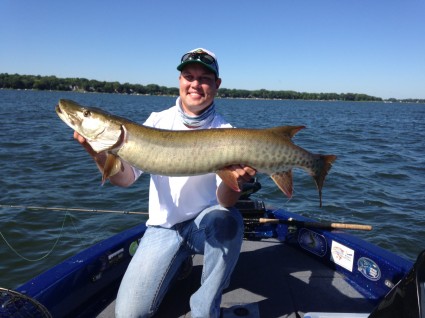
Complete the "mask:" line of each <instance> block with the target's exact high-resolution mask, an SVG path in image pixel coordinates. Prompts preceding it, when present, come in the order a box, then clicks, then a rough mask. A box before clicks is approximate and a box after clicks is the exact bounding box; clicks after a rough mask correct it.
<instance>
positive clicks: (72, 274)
mask: <svg viewBox="0 0 425 318" xmlns="http://www.w3.org/2000/svg"><path fill="white" fill-rule="evenodd" d="M266 216H267V217H270V218H278V219H285V220H286V219H289V218H293V219H296V220H299V221H309V222H311V221H313V220H311V219H308V218H305V217H302V216H300V215H296V214H293V213H290V212H288V211H285V210H276V211H273V212H271V211H268V212H266ZM145 229H146V227H145V226H144V225H139V226H136V227H134V228H131V229H129V230H126V231H124V232H122V233H119V234H117V235H115V236H113V237H111V238H109V239H107V240H105V241H102V242H100V243H98V244H96V245H94V246H92V247H90V248H88V249H86V250H84V251H82V252H81V253H79V254H77V255H75V256H73V257H71V258H69V259H68V260H66V261H64V262H63V263H61V264H58V265H57V266H55V267H53V268H51V269H50V270H48V271H46V272H44V273H42V274H41V275H39V276H37V277H35V278H34V279H32V280H30V281H28V282H27V283H25V284H24V285H22V286H20V287H19V288H18V289H17V291H18V292H20V293H22V294H25V295H27V296H29V297H31V298H33V299H35V300H37V301H38V302H40V303H41V304H42V305H44V306H45V307H46V308H47V309H48V310H49V311H50V313H51V314H52V316H53V317H93V316H96V315H97V314H98V313H99V312H100V311H102V310H103V309H104V308H105V307H106V306H107V305H108V304H109V303H110V302H111V301H112V300H113V299H114V298H115V296H116V293H117V289H118V286H119V284H120V281H121V278H122V276H123V274H124V272H125V270H126V268H127V266H128V263H129V262H130V260H131V257H132V254H133V252H134V250H135V248H136V247H137V242H138V240H139V239H140V238H141V237H142V236H143V233H144V231H145ZM264 238H277V239H278V240H279V241H281V242H285V243H286V244H289V245H291V246H293V247H295V248H297V249H299V250H300V251H303V253H305V254H308V255H310V256H311V257H313V258H315V259H317V260H319V261H320V262H321V263H323V264H325V265H326V266H327V267H329V268H331V269H333V270H335V271H337V272H339V273H341V274H342V275H343V276H344V277H345V279H346V280H347V281H348V282H349V284H350V285H352V286H353V287H354V288H355V289H356V290H357V291H358V292H359V293H361V294H362V295H363V296H364V297H365V299H367V300H369V301H370V302H372V303H374V304H376V303H377V302H379V301H380V300H381V299H382V298H383V297H384V296H385V295H386V294H387V293H388V292H389V291H390V289H391V288H392V287H393V286H394V284H396V283H397V282H398V281H399V280H400V279H401V278H402V277H403V276H404V275H405V274H406V273H407V272H408V270H409V269H410V268H411V267H412V263H411V262H410V261H407V260H405V259H403V258H401V257H399V256H397V255H395V254H393V253H391V252H389V251H386V250H384V249H382V248H379V247H377V246H375V245H373V244H370V243H368V242H366V241H364V240H361V239H359V238H357V237H355V236H353V235H350V234H348V233H346V232H342V231H326V230H320V229H307V228H294V227H292V226H288V225H285V224H278V225H258V226H255V231H254V232H253V233H251V234H250V239H253V240H261V239H264ZM270 261H273V260H270ZM282 266H284V264H283V265H282ZM280 288H285V286H282V287H280Z"/></svg>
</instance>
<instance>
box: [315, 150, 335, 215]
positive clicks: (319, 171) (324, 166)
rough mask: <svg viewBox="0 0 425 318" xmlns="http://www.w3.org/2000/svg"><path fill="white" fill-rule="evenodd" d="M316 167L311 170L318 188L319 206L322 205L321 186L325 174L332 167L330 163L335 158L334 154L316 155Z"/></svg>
mask: <svg viewBox="0 0 425 318" xmlns="http://www.w3.org/2000/svg"><path fill="white" fill-rule="evenodd" d="M317 157H318V158H317V166H316V167H317V168H316V169H314V170H313V173H312V176H313V178H314V181H315V182H316V186H317V189H318V190H319V200H320V207H322V188H323V183H324V182H325V178H326V175H327V174H328V172H329V170H330V169H331V168H332V163H333V162H334V161H335V160H336V156H335V155H317Z"/></svg>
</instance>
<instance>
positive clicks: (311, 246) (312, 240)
mask: <svg viewBox="0 0 425 318" xmlns="http://www.w3.org/2000/svg"><path fill="white" fill-rule="evenodd" d="M298 244H300V246H301V247H302V248H303V249H305V250H307V251H309V252H311V253H313V254H316V255H318V256H320V257H323V256H325V255H326V251H327V250H328V244H327V243H326V239H325V237H324V236H323V235H322V234H319V233H316V232H314V231H311V230H309V229H305V228H302V229H301V230H300V231H299V234H298Z"/></svg>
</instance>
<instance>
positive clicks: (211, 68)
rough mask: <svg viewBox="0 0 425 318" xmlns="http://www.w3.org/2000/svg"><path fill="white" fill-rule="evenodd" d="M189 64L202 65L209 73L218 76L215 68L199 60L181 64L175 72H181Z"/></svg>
mask: <svg viewBox="0 0 425 318" xmlns="http://www.w3.org/2000/svg"><path fill="white" fill-rule="evenodd" d="M190 63H198V64H202V65H203V66H205V67H206V68H207V69H209V70H210V71H211V72H213V73H214V74H215V75H217V76H218V73H217V70H216V69H215V68H213V67H211V66H210V65H209V64H206V63H204V62H202V61H199V60H190V61H186V62H183V63H181V64H180V65H179V66H177V70H179V71H182V70H183V67H185V66H186V65H187V64H190Z"/></svg>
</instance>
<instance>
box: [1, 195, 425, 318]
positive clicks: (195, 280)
mask: <svg viewBox="0 0 425 318" xmlns="http://www.w3.org/2000/svg"><path fill="white" fill-rule="evenodd" d="M238 208H239V210H240V211H241V213H242V214H243V216H244V222H245V239H244V242H243V246H242V251H241V254H240V257H239V260H238V263H237V265H236V268H235V270H234V273H233V275H232V280H231V284H230V286H229V287H228V288H227V289H226V290H225V291H224V293H223V298H222V303H221V308H222V309H221V310H222V313H221V316H222V317H227V318H228V317H266V318H269V317H304V318H319V317H352V318H354V317H358V318H360V317H374V318H377V317H424V316H421V314H422V315H424V313H423V312H422V313H421V302H422V305H423V303H424V302H425V298H421V297H422V293H423V290H424V286H425V283H424V282H425V277H424V276H425V270H424V269H425V256H424V255H420V256H419V257H418V261H417V262H416V263H415V264H414V263H413V262H411V261H409V260H406V259H404V258H402V257H400V256H398V255H396V254H394V253H392V252H390V251H388V250H384V249H382V248H380V247H378V246H376V245H373V244H371V243H368V242H366V241H365V240H362V239H360V238H358V237H356V236H355V235H353V234H350V233H348V231H347V230H335V229H330V228H329V224H325V226H323V224H322V223H318V222H316V221H315V220H313V219H310V218H307V217H304V216H301V215H297V214H294V213H291V212H289V211H286V210H284V209H276V210H272V209H266V208H265V205H264V202H262V201H258V200H252V199H250V198H248V199H244V200H241V201H240V202H238ZM264 220H267V221H264ZM317 225H319V226H317ZM145 230H146V226H145V225H144V224H140V225H138V226H135V227H133V228H130V229H127V230H125V231H123V232H122V233H119V234H116V235H114V236H112V237H110V238H108V239H106V240H104V241H101V242H99V243H97V244H95V245H93V246H91V247H89V248H87V249H86V250H83V251H81V252H80V253H78V254H76V255H74V256H72V257H70V258H69V259H67V260H65V261H63V262H62V263H60V264H58V265H56V266H54V267H53V268H51V269H49V270H47V271H46V272H44V273H42V274H40V275H39V276H37V277H34V278H33V279H31V280H29V281H28V282H26V283H24V284H23V285H21V286H20V287H18V288H17V289H16V290H7V289H0V304H1V306H0V317H55V318H56V317H74V318H75V317H81V318H83V317H100V318H109V317H114V300H115V297H116V294H117V290H118V287H119V284H120V281H121V278H122V276H123V274H124V272H125V270H126V268H127V265H128V263H129V262H130V260H131V257H132V255H134V252H135V251H136V249H137V246H138V243H139V241H140V238H141V237H142V236H143V234H144V232H145ZM201 271H202V256H200V255H196V256H194V257H193V258H191V259H189V260H188V262H186V264H185V266H184V268H182V270H181V273H182V274H181V275H180V277H179V279H178V280H177V281H176V282H175V283H174V285H173V286H172V288H171V289H170V291H169V292H168V293H167V295H166V297H165V299H164V301H163V302H162V304H161V306H160V308H159V311H158V313H157V314H156V315H155V317H190V307H189V297H190V295H191V294H192V293H193V292H194V291H195V290H196V289H197V288H198V287H199V284H200V275H201ZM412 282H413V285H412ZM406 286H407V287H406ZM409 286H410V287H409ZM412 286H413V287H412ZM403 295H404V296H406V297H401V296H403ZM407 296H408V297H407ZM404 298H408V299H407V300H406V299H404ZM415 304H416V305H415ZM394 306H395V307H394ZM406 306H407V307H408V308H411V309H408V311H410V312H409V313H408V314H405V313H406V308H405V307H406ZM424 308H425V307H424ZM388 312H390V313H391V314H388ZM411 313H412V315H411V316H410V314H411Z"/></svg>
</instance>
